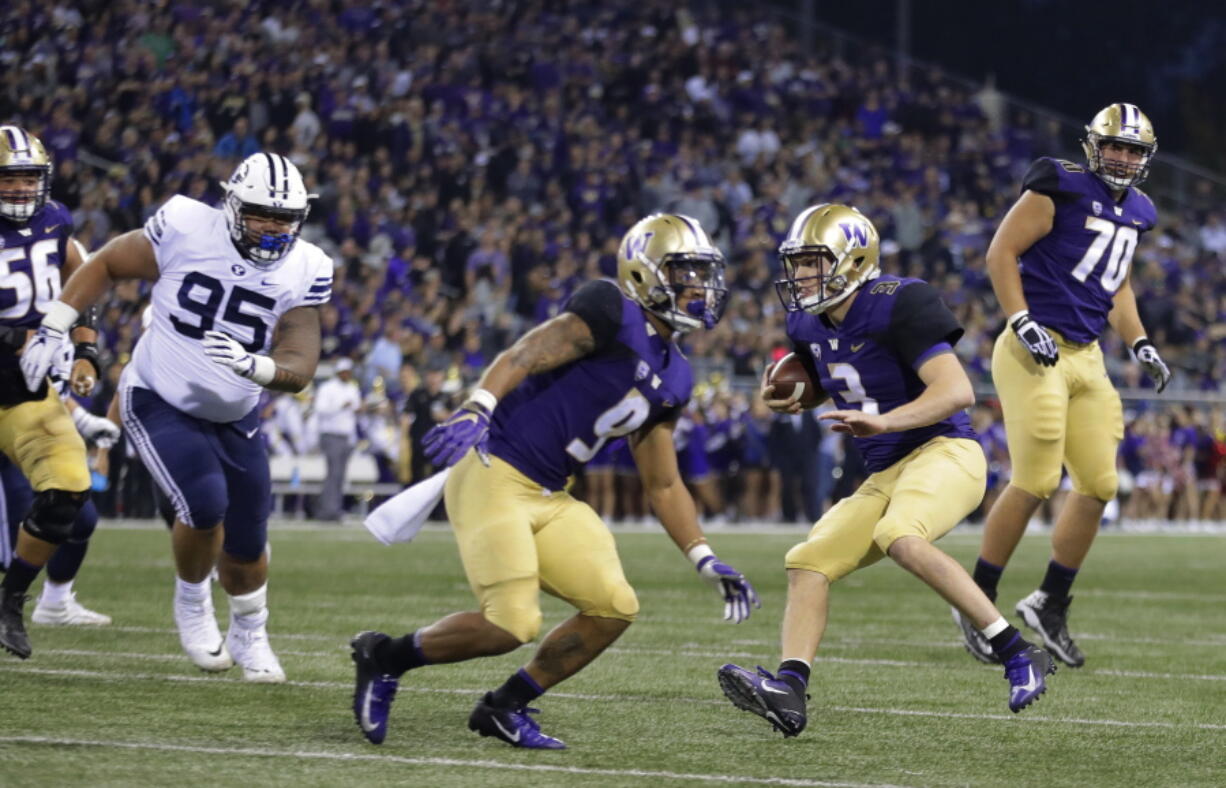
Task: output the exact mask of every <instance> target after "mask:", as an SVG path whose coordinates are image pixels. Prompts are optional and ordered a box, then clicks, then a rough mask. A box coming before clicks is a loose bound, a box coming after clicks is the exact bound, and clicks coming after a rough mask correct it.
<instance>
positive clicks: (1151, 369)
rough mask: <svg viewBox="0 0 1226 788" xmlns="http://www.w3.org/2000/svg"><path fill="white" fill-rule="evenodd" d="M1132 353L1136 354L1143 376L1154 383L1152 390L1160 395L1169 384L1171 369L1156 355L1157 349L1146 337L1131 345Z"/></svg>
mask: <svg viewBox="0 0 1226 788" xmlns="http://www.w3.org/2000/svg"><path fill="white" fill-rule="evenodd" d="M1132 352H1133V353H1135V354H1136V357H1137V361H1139V362H1140V363H1141V367H1142V368H1143V369H1144V370H1145V374H1146V375H1149V379H1150V380H1152V381H1153V382H1154V388H1155V389H1156V390H1157V392H1158V393H1159V394H1161V393H1162V390H1163V389H1164V388H1166V384H1168V383H1170V382H1171V368H1170V367H1168V366H1167V365H1166V362H1165V361H1163V360H1162V356H1160V355H1158V348H1156V347H1154V343H1153V342H1150V341H1149V338H1148V337H1141V338H1140V339H1138V340H1137V341H1136V342H1134V343H1133V345H1132Z"/></svg>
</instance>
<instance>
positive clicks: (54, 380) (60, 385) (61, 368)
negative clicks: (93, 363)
mask: <svg viewBox="0 0 1226 788" xmlns="http://www.w3.org/2000/svg"><path fill="white" fill-rule="evenodd" d="M62 336H63V339H62V340H61V341H60V346H59V348H58V349H57V350H56V352H55V355H54V356H52V357H51V369H49V370H47V380H48V381H49V382H50V383H51V386H52V387H53V388H54V389H55V393H56V394H58V395H59V397H60V399H65V398H66V397H68V395H69V394H71V393H72V392H71V386H72V364H73V355H74V354H75V348H74V347H73V345H72V340H71V339H70V338H69V337H68V335H67V334H64V335H62ZM30 344H31V345H33V344H34V341H33V340H31V341H30ZM22 358H25V356H24V354H23V355H22Z"/></svg>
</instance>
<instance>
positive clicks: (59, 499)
mask: <svg viewBox="0 0 1226 788" xmlns="http://www.w3.org/2000/svg"><path fill="white" fill-rule="evenodd" d="M87 495H88V493H85V492H75V493H74V492H68V491H67V490H40V491H39V492H37V493H35V494H34V503H33V505H31V507H30V514H29V516H28V517H26V519H25V522H23V523H22V528H24V529H25V530H26V533H28V534H30V535H31V536H34V537H37V538H39V539H42V540H43V541H44V542H48V543H50V544H63V543H64V542H67V541H68V540H69V538H71V537H72V531H73V524H74V523H75V521H76V519H77V512H78V511H80V509H81V507H82V506H83V505H84V504H85V500H86V496H87Z"/></svg>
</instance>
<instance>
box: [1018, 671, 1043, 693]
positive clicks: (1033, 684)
mask: <svg viewBox="0 0 1226 788" xmlns="http://www.w3.org/2000/svg"><path fill="white" fill-rule="evenodd" d="M1026 672H1027V674H1028V675H1029V678H1027V679H1026V683H1025V684H1023V685H1022V686H1020V687H1014V688H1013V694H1014V695H1017V693H1019V692H1031V691H1032V690H1034V689H1036V688H1038V686H1039V677H1038V676H1036V675H1035V674H1034V666H1033V665H1032V666H1030V667H1028V668H1026Z"/></svg>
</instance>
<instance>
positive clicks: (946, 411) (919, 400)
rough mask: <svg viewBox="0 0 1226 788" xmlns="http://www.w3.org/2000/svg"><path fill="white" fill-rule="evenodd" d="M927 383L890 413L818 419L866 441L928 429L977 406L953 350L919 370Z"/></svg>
mask: <svg viewBox="0 0 1226 788" xmlns="http://www.w3.org/2000/svg"><path fill="white" fill-rule="evenodd" d="M916 374H918V375H919V377H920V380H922V381H924V387H925V388H924V391H923V393H922V394H920V395H919V396H918V397H916V398H915V399H913V400H911V401H910V402H908V403H907V404H905V405H900V406H898V407H897V408H894V410H891V411H889V412H888V413H881V414H877V413H865V412H864V411H860V410H831V411H827V412H826V413H823V414H821V415H820V416H818V418H819V419H823V420H826V421H833V422H834V424H832V425H831V429H832V430H834V431H835V432H848V433H851V434H852V435H854V436H856V437H857V438H867V437H870V436H872V435H880V434H882V433H884V432H902V431H904V430H911V429H915V428H917V427H927V426H928V425H929V424H936V423H937V422H938V421H940V420H941V419H944V418H948V417H949V416H952V415H953V414H955V413H957V412H958V411H960V410H963V409H964V408H969V407H970V406H971V405H974V404H975V389H974V387H973V386H971V381H970V378H968V377H967V376H966V370H964V369H963V368H962V362H960V361H959V360H958V357H957V356H956V355H954V353H953V352H952V351H947V352H944V353H938V354H936V355H935V356H933V357H932V358H930V359H928V360H927V361H925V362H924V363H923V364H921V365H920V368H919V369H917V370H916Z"/></svg>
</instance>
